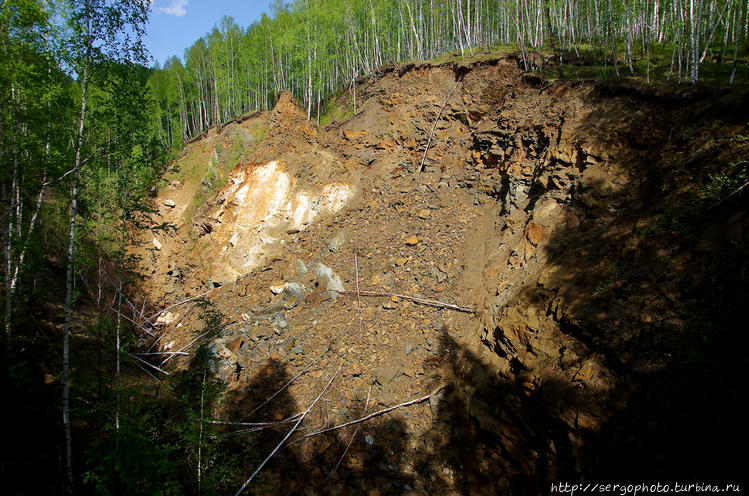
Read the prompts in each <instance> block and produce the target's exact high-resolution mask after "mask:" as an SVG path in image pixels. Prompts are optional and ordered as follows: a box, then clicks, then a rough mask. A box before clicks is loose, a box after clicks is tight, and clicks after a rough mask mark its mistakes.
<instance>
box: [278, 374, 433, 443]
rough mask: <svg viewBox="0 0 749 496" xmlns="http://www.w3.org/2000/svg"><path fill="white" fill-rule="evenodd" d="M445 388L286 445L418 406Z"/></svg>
mask: <svg viewBox="0 0 749 496" xmlns="http://www.w3.org/2000/svg"><path fill="white" fill-rule="evenodd" d="M446 387H447V385H442V386H440V387H438V388H437V389H435V390H434V391H432V392H431V393H429V394H428V395H426V396H422V397H421V398H416V399H415V400H411V401H406V402H405V403H399V404H398V405H393V406H391V407H388V408H385V409H383V410H378V411H376V412H374V413H370V414H369V415H367V416H365V417H362V418H359V419H356V420H352V421H351V422H346V423H345V424H340V425H334V426H333V427H328V428H326V429H322V430H319V431H315V432H311V433H309V434H305V435H304V436H302V437H300V438H299V439H295V440H294V441H292V442H290V443H289V444H288V446H291V445H292V444H295V443H298V442H299V441H302V440H303V439H306V438H308V437H312V436H317V435H319V434H325V433H326V432H332V431H335V430H338V429H343V428H344V427H348V426H350V425H355V424H360V423H362V422H366V421H367V420H370V419H373V418H375V417H379V416H380V415H385V414H386V413H388V412H392V411H393V410H397V409H398V408H403V407H406V406H411V405H416V404H419V403H423V402H425V401H427V400H428V399H429V398H431V397H432V396H434V395H435V394H437V393H439V392H440V391H442V390H444V389H445V388H446Z"/></svg>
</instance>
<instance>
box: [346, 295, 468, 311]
mask: <svg viewBox="0 0 749 496" xmlns="http://www.w3.org/2000/svg"><path fill="white" fill-rule="evenodd" d="M343 293H346V294H353V293H356V294H358V295H361V296H386V297H389V298H392V297H393V296H395V297H396V298H400V299H403V300H408V301H413V302H414V303H421V304H422V305H429V306H432V307H438V308H449V309H450V310H456V311H458V312H467V313H476V309H475V308H474V307H464V306H460V305H453V304H451V303H444V302H441V301H439V300H430V299H428V298H419V297H417V296H408V295H402V294H397V293H386V292H382V291H352V290H350V289H345V290H344V291H343Z"/></svg>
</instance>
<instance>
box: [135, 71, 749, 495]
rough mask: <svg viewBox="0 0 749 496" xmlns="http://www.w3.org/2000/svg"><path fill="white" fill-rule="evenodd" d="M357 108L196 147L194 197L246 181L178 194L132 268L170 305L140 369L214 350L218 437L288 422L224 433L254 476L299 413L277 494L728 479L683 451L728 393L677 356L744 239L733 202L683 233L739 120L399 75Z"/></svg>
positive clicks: (252, 129) (250, 121) (676, 96)
mask: <svg viewBox="0 0 749 496" xmlns="http://www.w3.org/2000/svg"><path fill="white" fill-rule="evenodd" d="M357 92H358V94H357V99H358V100H357V102H358V106H359V107H358V108H357V113H356V114H355V115H354V116H352V117H351V118H349V119H348V120H346V121H345V122H335V123H333V124H331V125H329V126H327V127H319V126H316V125H315V124H314V123H312V122H307V121H306V120H305V119H304V116H303V114H302V113H301V111H299V110H298V107H297V104H296V102H294V101H293V98H291V97H290V96H289V94H287V93H282V94H281V95H280V96H279V100H278V104H277V105H276V107H275V109H274V110H272V111H269V112H263V113H258V114H254V115H251V116H248V117H247V118H245V119H239V120H238V121H236V122H232V123H229V124H228V125H225V126H224V127H222V128H221V129H213V130H211V131H209V132H208V133H206V134H205V135H204V136H202V137H200V139H198V140H196V141H194V142H192V143H190V144H188V145H187V146H186V148H185V150H184V152H183V154H182V156H181V157H180V158H179V159H178V160H177V162H176V165H177V166H181V167H183V169H189V167H193V165H190V164H192V163H193V162H194V163H195V164H198V165H197V166H196V167H201V165H200V164H203V165H202V167H204V170H210V168H211V167H214V166H216V164H220V163H222V162H226V161H227V160H229V161H230V160H231V159H227V158H226V156H225V155H226V151H227V150H233V149H237V148H238V146H239V145H237V143H240V144H241V150H242V154H241V156H240V157H239V159H238V161H237V163H236V166H234V165H235V164H234V163H232V164H230V165H231V171H230V172H228V173H227V176H226V182H225V184H223V185H219V186H220V187H219V188H218V189H216V190H215V191H211V190H210V189H209V188H207V187H206V176H202V172H201V174H198V175H194V176H193V177H192V178H191V176H190V175H189V174H186V175H185V176H184V177H182V180H173V181H172V182H171V183H170V184H169V185H168V186H167V187H166V188H164V189H163V190H162V191H161V192H160V193H159V197H158V198H157V199H156V200H155V205H156V206H157V207H158V208H159V214H160V216H161V220H163V221H167V222H171V223H173V224H174V225H175V226H176V227H177V230H176V232H174V233H172V234H160V235H157V236H156V237H154V238H153V239H150V238H149V239H148V240H146V242H145V243H144V245H145V246H146V247H145V248H137V247H136V248H133V249H134V250H136V251H140V252H141V253H142V255H143V256H142V259H143V267H142V271H143V272H144V273H145V275H146V276H147V278H146V279H145V280H144V282H143V285H142V289H143V291H144V293H145V294H146V295H147V299H148V301H149V302H150V303H151V304H152V305H154V306H156V307H157V308H165V307H169V306H170V305H171V304H173V303H175V302H185V303H183V304H180V305H177V306H174V307H173V308H171V309H170V310H169V311H168V312H164V313H163V314H161V316H160V318H159V320H160V322H159V323H158V326H157V327H158V330H159V331H160V332H161V333H162V334H163V335H162V336H161V337H160V338H159V339H158V341H157V342H153V341H151V342H146V343H144V346H145V347H150V348H152V349H155V350H160V351H164V352H174V351H177V350H179V351H185V352H188V353H189V352H193V351H194V350H195V349H196V348H197V346H198V345H199V344H206V345H207V346H208V350H209V352H210V353H211V355H212V363H213V370H212V373H213V374H214V375H215V376H216V377H217V378H219V379H220V380H222V381H223V382H224V383H225V384H226V386H227V390H226V394H225V397H224V401H223V402H222V403H221V405H220V406H219V407H217V408H216V410H215V411H213V412H211V416H212V418H216V419H221V420H222V421H226V422H245V423H246V422H280V423H279V424H277V425H274V426H271V428H269V429H266V430H264V431H262V432H260V433H252V432H249V433H248V432H244V433H242V432H236V433H235V432H234V431H242V430H245V431H246V430H248V429H247V428H246V426H245V427H243V426H239V425H227V426H226V434H227V435H233V434H237V435H238V436H245V437H246V440H247V442H248V443H250V444H251V445H252V446H255V448H256V449H257V453H258V455H257V456H260V459H256V458H257V457H256V458H253V459H252V460H249V459H248V476H249V474H250V473H251V472H252V471H253V470H254V468H255V467H256V466H257V464H259V462H260V461H262V459H263V458H264V457H265V453H269V452H270V450H271V449H272V448H273V447H274V446H275V444H276V443H277V442H278V441H280V440H281V438H282V437H283V436H284V435H285V434H286V432H288V430H289V429H290V428H291V427H292V426H293V425H294V423H293V422H289V421H288V419H289V418H290V417H292V416H294V415H297V414H300V413H302V412H304V411H305V410H306V409H307V408H308V407H309V406H310V405H314V408H312V409H311V410H310V411H309V413H308V415H307V416H306V417H305V418H304V422H302V423H301V424H300V425H299V428H298V429H297V430H296V431H295V433H294V434H293V436H292V437H291V438H290V441H291V443H292V444H290V445H289V447H288V448H285V449H283V450H281V451H280V452H279V453H278V455H277V457H276V458H274V459H273V460H271V461H270V462H269V464H268V466H267V468H265V469H264V472H263V476H264V478H265V479H264V480H266V481H268V483H270V484H272V485H275V486H277V487H278V488H280V492H282V493H283V494H305V495H308V494H370V495H374V494H383V495H384V494H507V493H508V491H512V493H514V494H532V493H536V492H544V491H545V488H547V487H548V485H547V483H548V482H550V481H558V480H591V479H592V478H594V477H602V476H613V475H616V474H621V472H619V471H618V470H619V469H620V468H621V467H627V468H628V469H629V470H630V472H631V473H632V474H638V475H642V476H660V475H664V474H671V473H672V472H670V471H671V470H672V469H673V468H674V467H676V466H677V465H679V464H682V465H681V466H680V469H681V470H684V468H685V465H683V463H686V466H688V467H689V468H690V470H692V471H693V473H699V471H700V470H708V469H709V470H714V469H718V468H721V467H722V468H723V469H726V470H727V469H728V468H730V462H729V461H726V460H725V457H720V456H718V457H717V458H715V457H714V458H713V459H712V460H707V459H706V457H707V456H708V452H710V450H713V449H714V448H715V446H714V445H713V444H711V443H713V442H714V441H710V439H705V438H704V437H700V439H699V440H695V439H689V440H686V439H681V440H680V436H681V433H683V432H684V429H692V428H694V427H695V426H697V425H700V424H701V422H703V421H704V422H707V423H710V420H709V418H707V419H706V418H705V415H707V414H708V413H707V412H708V411H710V410H709V408H708V407H707V406H706V405H704V404H701V405H696V404H694V403H691V404H690V403H689V401H688V400H689V399H690V396H689V395H690V394H692V395H694V396H695V397H699V398H700V399H701V400H702V401H704V402H708V403H710V404H711V405H712V407H713V408H715V410H717V411H720V412H723V413H720V415H719V416H720V418H721V422H723V424H722V425H723V426H731V425H733V424H732V423H731V422H732V421H733V418H732V416H731V414H730V413H726V412H730V408H729V407H730V405H732V404H733V401H734V396H732V395H731V394H733V393H728V391H730V390H731V388H730V387H728V386H727V384H728V383H729V381H730V379H729V378H730V376H731V373H732V372H731V373H729V372H730V371H731V370H733V369H732V367H733V365H728V366H727V368H726V369H725V370H723V369H721V370H713V369H707V370H710V371H711V374H712V376H711V381H714V382H712V383H711V382H710V381H706V380H705V378H704V377H701V376H699V374H696V368H699V367H702V365H701V364H703V362H700V361H699V359H698V358H695V356H693V353H698V354H699V353H702V352H701V351H699V350H698V351H694V350H695V349H696V348H694V346H693V344H692V343H693V341H694V339H697V341H699V340H700V339H702V338H703V337H704V336H703V335H700V336H697V337H696V338H695V337H694V329H695V325H696V324H697V323H699V322H700V318H702V317H700V315H702V314H699V312H697V311H696V309H697V308H700V307H703V306H709V303H707V302H706V300H704V298H706V296H705V288H707V287H708V286H707V285H708V283H709V280H710V276H711V274H714V273H716V272H718V271H720V270H723V269H722V268H721V267H722V266H720V263H719V262H721V260H723V261H729V260H733V259H731V258H730V257H731V256H732V255H731V253H733V252H732V251H731V250H733V248H732V247H734V248H735V247H736V246H737V244H736V242H738V243H739V244H740V243H742V242H744V241H746V238H747V232H748V231H747V229H748V228H749V217H747V215H746V208H745V206H746V204H745V202H744V201H743V200H742V199H741V198H738V199H737V198H736V197H734V198H732V199H731V200H730V201H721V202H719V203H718V204H717V205H711V206H710V207H709V208H704V209H700V210H688V206H689V205H690V201H692V199H693V198H695V197H696V196H695V195H697V196H699V194H701V193H700V190H698V191H697V193H695V187H694V186H695V185H700V184H706V183H709V181H710V178H711V176H710V174H713V173H715V171H719V170H724V169H721V167H724V168H725V167H727V165H726V164H732V163H736V162H737V161H740V160H741V159H742V157H745V156H746V144H745V143H744V142H742V141H740V140H736V139H735V136H737V135H740V134H741V133H742V132H743V133H745V132H746V122H744V121H742V120H741V119H742V117H741V115H744V116H745V115H747V114H746V113H744V114H742V113H741V109H746V108H747V100H746V98H744V97H743V96H741V95H739V96H738V97H737V96H736V95H734V94H728V95H719V96H718V97H717V99H716V98H715V97H714V95H704V94H701V93H699V92H698V91H684V92H681V93H675V92H670V93H669V92H664V93H663V94H656V93H654V92H653V91H652V90H647V91H646V90H642V89H638V88H634V87H624V86H617V85H614V84H608V83H593V82H561V81H545V80H542V79H540V78H538V77H536V76H534V75H530V74H524V73H523V72H522V70H521V69H520V64H519V63H518V60H516V59H515V58H513V57H504V58H500V59H496V60H491V61H484V62H480V63H473V64H467V65H461V64H444V65H440V66H431V65H428V64H420V65H407V66H401V67H390V68H386V69H383V70H382V72H381V73H379V74H376V75H375V77H373V78H370V79H368V80H361V81H359V86H358V88H357ZM350 98H351V96H350V95H348V94H344V95H342V96H341V97H339V99H338V100H336V101H334V102H332V104H333V105H341V106H351V105H352V101H351V100H350ZM443 106H444V108H443ZM438 115H439V116H440V119H439V120H438V121H437V124H436V128H435V132H434V136H433V137H432V141H431V143H430V147H429V151H428V153H427V154H426V157H425V158H426V160H425V161H424V170H423V171H422V172H419V169H420V166H421V162H422V159H423V158H424V157H423V155H424V150H425V147H426V144H427V142H428V140H429V136H430V134H431V131H432V128H433V126H434V124H435V120H436V119H437V117H438ZM222 154H223V155H224V156H222ZM234 158H237V157H234ZM190 161H193V162H190ZM270 164H272V166H271V165H270ZM201 170H203V169H201ZM206 191H208V193H206ZM703 196H704V195H703ZM196 198H199V199H200V202H196V201H195V199H196ZM684 212H687V215H686V216H684V215H683V213H684ZM679 215H681V217H679ZM685 217H687V218H685ZM679 223H681V224H679ZM732 242H734V243H733V244H732ZM742 291H743V293H742V292H741V291H739V292H738V293H732V296H731V298H735V299H738V300H737V301H742V300H741V299H742V298H745V296H746V293H745V290H742ZM198 295H204V298H206V299H208V300H209V301H210V302H211V303H212V309H213V311H218V312H220V315H221V318H222V319H221V324H220V332H219V333H218V334H215V333H211V334H208V335H206V334H205V333H206V331H207V330H211V329H210V328H209V329H206V328H205V324H204V322H205V321H206V317H205V312H204V311H203V310H201V308H202V306H201V305H199V304H198V303H199V301H198V300H195V299H194V298H195V297H196V296H198ZM731 301H733V300H731ZM213 325H214V327H215V325H217V323H216V322H214V324H213ZM700 332H701V331H700ZM690 333H691V334H690ZM693 338H694V339H693ZM709 339H711V340H713V342H715V343H723V342H724V340H725V339H726V338H725V336H724V335H723V334H715V335H710V336H709ZM721 346H722V344H721ZM690 347H691V348H690ZM726 349H728V348H726ZM721 350H723V348H721ZM713 352H714V351H710V353H713ZM690 353H692V354H690ZM705 353H707V355H709V353H708V352H705ZM707 355H706V356H707ZM166 356H167V355H165V357H166ZM710 356H712V355H710ZM723 356H724V357H726V360H727V361H728V362H729V363H733V362H730V353H729V354H728V355H723ZM168 357H174V355H168ZM703 358H704V357H703ZM690 360H697V361H690ZM154 363H157V364H158V362H154ZM189 364H190V356H177V357H176V358H174V359H173V360H172V359H171V358H170V359H169V360H168V365H166V364H164V366H174V367H188V366H189ZM331 380H332V382H330V381H331ZM328 384H330V386H329V388H328V389H326V390H325V394H324V396H322V397H321V398H320V399H319V400H318V401H316V398H317V397H318V395H319V394H320V393H321V392H322V391H323V389H324V388H325V387H326V385H328ZM688 386H689V387H688ZM690 388H691V389H690ZM430 393H433V394H431V395H430ZM427 395H429V396H428V398H425V397H426V396H427ZM414 399H423V401H420V402H417V403H415V404H412V405H407V406H402V407H399V408H396V409H394V410H393V411H392V412H389V413H387V414H383V415H379V416H376V417H374V418H372V419H371V420H368V421H367V422H362V423H360V424H356V425H357V426H358V427H356V426H354V425H352V426H349V427H345V428H342V429H336V430H334V431H332V432H330V433H323V434H315V433H316V432H317V431H319V430H323V429H325V428H328V427H332V426H337V425H340V424H344V423H346V422H350V421H353V420H355V419H357V418H360V417H363V416H364V415H366V414H369V413H374V412H377V411H379V410H383V409H386V408H388V407H391V406H394V405H400V404H402V403H406V402H409V401H410V400H414ZM688 405H690V406H688ZM678 414H681V420H680V421H678V422H672V421H671V420H670V419H673V417H674V416H677V415H678ZM297 418H298V417H294V418H293V420H294V421H296V419H297ZM723 428H724V427H720V426H717V425H714V426H713V427H711V429H713V431H714V432H716V433H720V432H723V431H722V430H721V429H723ZM725 428H727V427H725ZM355 429H356V430H355ZM305 436H306V437H305ZM708 437H709V436H708ZM642 450H649V451H648V452H649V453H651V454H652V458H651V457H645V458H642V456H641V455H642V454H643V452H642ZM685 450H686V451H685ZM710 453H712V452H710ZM261 455H262V456H261ZM710 456H713V455H710ZM669 457H672V458H671V459H669ZM673 457H676V458H673ZM339 461H340V465H339V466H337V463H339ZM677 462H678V463H677ZM334 467H337V469H335V470H333V469H334ZM695 471H696V472H695ZM710 473H714V472H710Z"/></svg>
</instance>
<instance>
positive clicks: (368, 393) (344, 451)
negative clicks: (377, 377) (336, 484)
mask: <svg viewBox="0 0 749 496" xmlns="http://www.w3.org/2000/svg"><path fill="white" fill-rule="evenodd" d="M371 394H372V386H369V391H367V401H366V402H365V403H364V410H363V411H362V413H367V408H369V396H370V395H371ZM359 426H361V424H356V428H355V429H354V433H353V434H351V439H349V441H348V444H347V445H346V449H345V450H343V454H342V455H341V457H340V458H339V459H338V463H336V464H335V467H333V470H331V471H330V473H329V474H328V476H327V477H326V478H325V480H330V478H331V477H333V474H334V473H335V472H336V470H338V467H340V465H341V462H342V461H343V459H344V458H346V453H348V449H349V448H350V447H351V443H353V442H354V438H355V437H356V434H357V433H358V432H359Z"/></svg>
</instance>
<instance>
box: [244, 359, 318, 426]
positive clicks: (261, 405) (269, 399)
mask: <svg viewBox="0 0 749 496" xmlns="http://www.w3.org/2000/svg"><path fill="white" fill-rule="evenodd" d="M328 351H330V348H329V347H328V348H325V351H323V352H322V353H320V355H318V357H317V358H315V359H314V360H312V361H311V362H310V363H309V364H307V366H306V367H304V368H303V369H302V371H301V372H299V373H298V374H297V375H295V376H294V377H292V378H291V379H290V380H289V381H288V382H287V383H286V384H284V385H283V387H281V389H279V390H278V391H276V392H275V393H273V395H272V396H271V397H270V398H268V399H266V400H265V401H263V402H262V403H261V404H260V405H259V406H257V407H255V409H254V410H252V411H251V412H250V413H248V414H247V415H245V416H244V417H242V419H246V418H249V417H250V416H251V415H252V414H253V413H255V412H256V411H258V410H260V409H261V408H262V407H264V406H265V405H267V404H268V403H270V402H271V400H273V398H275V397H276V396H277V395H278V393H280V392H281V391H283V390H284V389H286V388H287V387H289V386H290V385H291V383H292V382H294V381H295V380H297V379H298V378H299V377H301V376H302V374H304V373H305V372H306V371H307V369H309V368H310V367H311V366H312V365H313V364H314V363H315V362H317V361H318V360H319V359H321V358H322V357H323V356H324V355H325V354H326V353H327V352H328Z"/></svg>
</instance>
